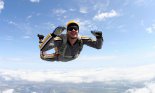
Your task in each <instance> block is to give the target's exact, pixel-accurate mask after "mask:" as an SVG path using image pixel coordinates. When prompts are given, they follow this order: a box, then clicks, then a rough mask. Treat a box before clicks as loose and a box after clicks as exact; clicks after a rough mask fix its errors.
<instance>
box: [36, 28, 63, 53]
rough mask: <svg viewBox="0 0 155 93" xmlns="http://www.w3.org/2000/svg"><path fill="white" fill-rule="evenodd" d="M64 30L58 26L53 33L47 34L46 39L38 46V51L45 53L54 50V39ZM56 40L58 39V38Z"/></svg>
mask: <svg viewBox="0 0 155 93" xmlns="http://www.w3.org/2000/svg"><path fill="white" fill-rule="evenodd" d="M65 29H66V28H65V27H62V26H59V27H57V28H56V29H55V30H54V31H53V33H52V34H48V35H47V37H46V38H45V39H44V40H43V41H42V43H41V44H40V46H39V47H40V50H41V51H47V50H49V49H52V48H54V47H55V44H54V39H55V38H56V36H58V35H60V34H61V33H62V32H63V31H64V30H65ZM56 39H58V37H57V38H56Z"/></svg>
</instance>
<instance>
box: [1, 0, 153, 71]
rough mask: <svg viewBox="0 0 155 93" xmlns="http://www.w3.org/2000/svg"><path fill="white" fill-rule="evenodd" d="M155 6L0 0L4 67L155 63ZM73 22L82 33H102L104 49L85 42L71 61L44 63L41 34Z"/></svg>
mask: <svg viewBox="0 0 155 93" xmlns="http://www.w3.org/2000/svg"><path fill="white" fill-rule="evenodd" d="M154 8H155V1H153V0H96V1H94V0H69V1H66V0H13V1H11V0H0V32H1V36H0V40H1V48H0V51H1V53H0V68H4V69H9V68H13V69H22V68H29V69H51V68H58V69H59V68H60V69H61V68H64V69H66V68H67V69H68V68H70V69H71V68H77V69H78V68H98V67H130V66H139V65H149V64H154V62H155V13H154V12H153V9H154ZM69 20H76V21H77V22H79V24H80V34H81V35H86V36H90V37H92V38H95V37H94V36H93V35H91V33H90V31H91V30H100V31H102V32H103V35H104V44H103V47H102V49H101V50H96V49H93V48H90V47H87V46H85V47H84V49H83V51H82V53H81V55H80V56H79V58H77V59H76V60H74V61H72V62H68V63H57V62H55V63H48V62H45V61H42V60H41V59H40V58H39V48H38V38H37V34H38V33H39V34H44V35H47V34H48V33H51V32H52V31H53V29H54V28H55V27H57V26H60V25H62V26H65V25H66V23H67V22H68V21H69ZM51 52H52V51H51Z"/></svg>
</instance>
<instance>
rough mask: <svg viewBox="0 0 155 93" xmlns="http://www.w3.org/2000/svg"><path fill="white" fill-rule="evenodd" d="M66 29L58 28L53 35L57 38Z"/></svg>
mask: <svg viewBox="0 0 155 93" xmlns="http://www.w3.org/2000/svg"><path fill="white" fill-rule="evenodd" d="M65 29H66V28H65V27H63V26H58V27H57V28H55V30H54V31H53V33H52V34H51V35H52V36H53V37H56V36H57V35H60V34H61V33H62V32H63V31H64V30H65Z"/></svg>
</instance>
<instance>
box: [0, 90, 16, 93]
mask: <svg viewBox="0 0 155 93" xmlns="http://www.w3.org/2000/svg"><path fill="white" fill-rule="evenodd" d="M13 91H14V89H7V90H4V91H3V92H2V93H13Z"/></svg>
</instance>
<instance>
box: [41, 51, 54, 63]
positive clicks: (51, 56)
mask: <svg viewBox="0 0 155 93" xmlns="http://www.w3.org/2000/svg"><path fill="white" fill-rule="evenodd" d="M40 58H41V59H42V60H45V61H51V62H54V61H56V57H55V54H54V53H53V54H46V52H43V51H40Z"/></svg>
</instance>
